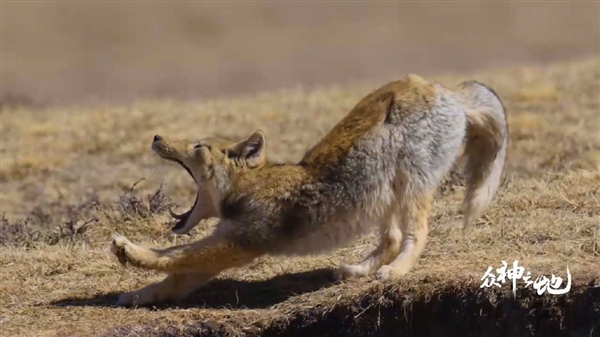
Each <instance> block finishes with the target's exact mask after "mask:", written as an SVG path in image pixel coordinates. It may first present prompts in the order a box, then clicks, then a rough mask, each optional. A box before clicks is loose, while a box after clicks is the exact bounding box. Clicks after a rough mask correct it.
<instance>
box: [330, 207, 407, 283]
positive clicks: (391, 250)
mask: <svg viewBox="0 0 600 337" xmlns="http://www.w3.org/2000/svg"><path fill="white" fill-rule="evenodd" d="M399 216H400V214H399V212H398V210H397V208H396V207H395V204H392V205H390V206H389V209H388V210H387V211H386V215H385V216H384V217H383V222H382V223H381V225H380V239H379V245H378V246H377V247H376V248H375V249H374V250H373V251H372V252H371V253H370V254H369V255H367V257H365V258H364V259H363V260H362V261H361V262H360V263H358V264H355V265H347V264H344V265H341V266H340V267H339V268H338V270H337V271H336V272H335V278H336V279H338V280H340V279H347V278H352V277H362V276H367V275H370V274H373V273H374V272H375V271H376V270H377V269H378V268H380V267H381V266H382V265H384V264H386V263H390V262H391V261H392V260H393V259H394V257H396V256H397V255H398V252H399V250H400V243H401V241H402V232H401V231H400V218H399Z"/></svg>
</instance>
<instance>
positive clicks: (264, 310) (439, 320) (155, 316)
mask: <svg viewBox="0 0 600 337" xmlns="http://www.w3.org/2000/svg"><path fill="white" fill-rule="evenodd" d="M430 78H431V79H434V80H439V81H440V82H441V83H442V84H445V85H447V86H454V85H456V84H457V83H458V82H459V81H462V80H465V79H467V78H475V79H477V80H480V81H482V82H484V83H486V84H488V85H490V86H491V87H493V88H494V89H495V90H496V91H497V92H498V94H499V95H500V97H502V99H503V100H504V103H505V104H506V107H507V110H508V120H509V127H510V142H509V149H508V155H507V163H506V170H505V173H504V177H503V183H502V186H501V188H500V190H499V192H498V194H497V196H496V198H495V199H494V202H493V204H492V205H491V207H490V208H489V209H488V210H487V211H486V213H485V215H484V216H483V217H482V218H481V219H480V220H479V221H478V224H477V226H476V228H475V230H474V232H473V234H472V235H471V237H469V238H468V239H464V238H463V237H462V236H461V232H460V227H459V226H458V225H457V222H459V220H460V212H459V211H458V209H459V205H460V200H461V198H462V196H463V186H462V179H461V176H460V174H459V171H454V172H453V174H451V175H450V176H449V179H448V180H447V182H446V183H445V184H444V186H443V188H441V189H440V196H439V198H438V199H437V200H436V203H435V206H434V211H433V213H432V214H431V217H430V228H431V229H430V241H429V243H428V245H427V248H426V250H425V253H424V255H423V257H422V259H421V260H420V262H419V264H418V265H417V267H416V268H415V270H414V272H413V273H411V274H410V275H408V276H407V277H405V278H402V279H400V280H388V281H385V282H380V281H377V280H374V279H371V278H364V279H359V280H353V281H348V282H342V283H340V284H337V283H334V282H332V281H331V277H330V276H331V270H332V269H333V268H335V266H336V265H338V264H339V263H341V262H345V263H346V262H350V263H353V262H357V261H358V260H359V259H360V258H362V257H363V256H364V255H365V254H367V253H368V252H369V250H370V249H372V245H373V243H374V241H375V240H376V237H375V236H369V237H367V238H365V239H363V240H360V241H358V242H356V243H355V244H353V245H351V246H349V247H346V248H343V249H340V250H337V251H336V252H334V253H333V254H331V255H328V256H314V257H306V258H293V259H274V258H264V259H261V260H259V261H257V262H256V263H253V264H252V265H250V266H247V267H246V268H242V269H239V270H232V271H229V272H227V273H224V274H223V275H221V276H220V277H219V278H217V279H215V280H214V281H213V282H211V283H210V284H209V285H207V286H206V287H204V288H202V289H199V290H198V292H197V293H195V294H194V295H193V296H191V297H190V298H189V300H188V301H187V302H186V303H185V305H181V306H174V305H163V306H160V307H158V308H135V309H125V308H118V307H115V306H114V300H115V298H116V296H117V294H118V293H120V292H123V291H129V290H132V289H135V288H139V287H141V286H143V285H145V284H147V283H149V282H152V281H156V280H158V279H159V278H160V277H161V275H157V274H155V273H150V272H144V271H139V270H136V269H134V268H126V269H123V268H121V267H120V265H119V264H118V262H117V261H116V259H114V258H112V257H111V256H110V255H109V254H108V253H107V252H106V249H107V248H108V245H109V241H110V235H111V234H112V233H113V232H115V231H118V232H119V233H121V234H123V235H126V236H127V237H129V238H131V239H132V240H134V241H135V242H139V243H142V244H145V245H151V246H156V247H165V246H168V245H173V244H179V243H182V242H189V241H190V240H196V239H198V238H200V237H201V236H202V235H205V234H206V233H207V231H208V230H210V229H211V226H212V225H213V224H214V222H207V223H205V224H204V225H203V226H199V227H198V228H196V229H195V230H194V231H193V232H192V233H191V235H190V236H181V237H173V236H170V235H169V232H168V224H169V222H170V219H169V216H168V214H167V211H166V210H167V207H168V206H169V205H170V204H175V211H176V212H181V210H182V209H184V208H186V207H189V205H190V203H191V202H192V200H193V195H194V192H195V190H194V187H193V183H192V181H191V179H190V178H189V177H188V176H187V174H186V173H185V172H183V170H182V169H181V168H180V167H177V166H176V165H169V164H167V163H166V162H164V161H162V160H159V159H158V158H156V157H155V156H154V155H153V154H152V152H151V150H150V148H149V146H150V143H151V140H152V136H153V135H154V134H164V135H172V136H173V137H176V138H181V139H184V138H187V139H197V138H199V137H203V136H206V135H216V134H219V135H221V136H225V137H231V138H240V137H243V136H247V135H249V134H250V133H251V132H253V131H254V130H255V129H259V128H260V129H262V130H264V131H265V133H266V135H267V143H266V144H267V145H266V146H267V151H268V152H267V156H268V158H269V159H270V160H273V161H280V162H281V161H285V162H288V161H297V160H299V159H300V157H301V156H302V154H303V153H304V151H306V150H307V149H308V148H309V147H311V146H312V145H313V144H314V143H315V142H316V141H317V140H318V139H319V138H320V137H322V136H323V135H324V134H325V132H327V131H328V130H329V129H330V128H331V127H333V125H334V124H335V123H336V122H337V121H339V119H340V118H342V116H343V115H344V114H346V113H347V112H348V111H349V110H350V109H351V108H352V106H353V105H354V104H356V102H357V101H358V100H359V99H360V98H361V97H362V96H364V95H365V94H366V93H368V92H369V91H371V90H372V89H373V88H374V87H375V86H379V85H381V84H383V83H379V82H378V83H370V84H367V83H365V84H362V85H355V86H338V87H331V88H321V89H317V90H314V91H306V90H300V89H298V90H288V91H278V92H272V93H266V94H261V95H257V96H253V97H241V98H235V99H223V100H207V101H205V102H203V103H201V104H195V103H184V102H178V101H171V100H160V101H142V102H138V103H136V104H133V105H123V106H105V107H91V106H90V107H84V108H63V107H56V108H52V109H48V110H39V109H35V108H7V109H5V110H4V111H3V112H2V115H1V116H2V122H1V123H0V127H1V129H0V141H1V142H0V143H1V144H2V160H1V161H0V181H1V182H2V190H1V191H0V202H1V205H2V212H3V213H4V217H3V218H2V219H1V221H0V266H2V267H1V268H0V280H2V281H1V282H0V329H1V331H2V335H3V336H91V335H112V336H177V335H181V336H183V335H196V336H219V335H220V336H274V335H298V336H390V335H399V336H439V335H442V334H443V335H445V336H546V337H547V336H551V337H552V336H578V337H579V336H588V337H589V336H592V337H596V336H598V332H599V331H600V325H599V323H600V287H599V286H600V283H599V282H600V280H599V278H600V263H599V261H600V220H599V219H600V202H599V200H600V137H599V133H598V126H599V125H600V114H599V113H598V111H599V109H600V100H599V98H600V59H599V58H598V57H595V58H591V59H587V60H584V61H578V62H571V63H561V64H556V65H551V66H548V67H542V68H538V67H531V68H530V67H511V68H501V69H491V70H488V71H485V72H480V73H472V74H471V73H464V74H462V75H456V76H435V77H430ZM42 111H43V113H42ZM459 166H460V165H459ZM459 166H457V168H458V167H459ZM140 179H144V180H142V181H140V182H139V183H138V184H137V185H135V183H136V182H138V181H139V180H140ZM161 184H164V185H163V187H162V188H160V187H161ZM133 185H135V186H134V188H132V186H133ZM515 259H516V260H519V263H520V265H521V266H524V267H525V268H527V270H528V271H530V272H531V275H532V277H533V278H536V277H537V276H539V275H547V276H548V277H551V274H554V275H556V276H560V277H562V278H563V279H564V280H566V268H567V267H568V268H569V270H570V273H571V275H572V288H571V291H570V292H569V293H568V294H566V295H550V294H548V293H545V294H544V295H542V296H539V295H537V294H536V293H535V292H534V291H533V290H532V288H531V287H529V288H525V286H524V284H523V283H519V285H518V291H517V297H516V298H513V295H512V293H511V290H510V284H504V285H503V286H502V288H500V289H481V288H479V285H480V284H481V280H480V279H481V277H482V276H483V273H484V272H485V270H486V269H487V267H488V266H493V267H495V268H498V267H500V264H501V261H502V260H505V261H508V262H509V263H511V262H512V261H513V260H515Z"/></svg>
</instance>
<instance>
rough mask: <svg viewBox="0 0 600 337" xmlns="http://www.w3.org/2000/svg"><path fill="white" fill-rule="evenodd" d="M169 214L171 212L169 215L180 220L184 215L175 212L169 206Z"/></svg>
mask: <svg viewBox="0 0 600 337" xmlns="http://www.w3.org/2000/svg"><path fill="white" fill-rule="evenodd" d="M169 214H171V216H172V217H173V218H175V219H177V220H181V219H183V218H184V217H185V214H176V213H174V212H173V211H172V210H171V209H170V208H169Z"/></svg>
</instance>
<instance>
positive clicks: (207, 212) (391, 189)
mask: <svg viewBox="0 0 600 337" xmlns="http://www.w3.org/2000/svg"><path fill="white" fill-rule="evenodd" d="M465 138H467V144H466V146H465V150H464V151H465V155H467V156H468V157H469V158H468V165H467V175H468V182H467V183H468V184H467V185H468V186H467V194H466V197H465V209H466V213H465V228H466V227H468V226H469V225H470V224H471V222H472V221H473V220H475V219H476V217H478V216H479V215H480V214H481V212H483V210H484V209H485V207H487V204H488V203H489V202H490V200H491V197H492V196H493V194H494V192H495V190H496V188H497V186H498V183H499V175H500V172H501V169H502V166H503V163H504V153H505V148H506V139H507V127H506V120H505V118H504V110H503V106H502V104H501V103H500V101H499V99H498V98H497V96H496V94H495V93H493V91H491V89H489V88H487V87H485V86H483V85H482V84H480V83H477V82H465V83H462V84H461V85H459V87H458V88H457V89H456V90H454V91H453V90H449V89H446V88H444V87H442V86H440V85H438V84H434V83H430V82H427V81H426V80H424V79H423V78H421V77H419V76H416V75H409V76H407V77H405V78H404V79H401V80H399V81H396V82H392V83H389V84H387V85H385V86H382V87H381V88H379V89H377V90H375V91H374V92H372V93H370V94H369V95H367V96H366V97H365V98H363V99H362V100H361V101H359V102H358V104H357V105H356V106H355V107H354V109H352V111H350V113H349V114H348V115H347V116H346V117H345V118H344V119H342V120H341V121H340V122H339V123H338V124H337V125H336V126H335V127H334V128H333V129H332V130H331V132H330V133H328V134H327V135H326V136H325V137H324V138H323V139H322V140H321V141H320V142H319V143H317V144H316V145H315V146H314V147H313V148H312V149H311V150H309V151H308V152H307V153H306V155H305V156H304V157H303V158H302V160H301V161H300V162H299V163H297V164H285V165H275V164H271V163H268V162H267V161H266V159H265V152H266V141H265V136H264V134H263V133H262V132H261V131H257V132H255V133H254V134H252V135H251V136H250V137H249V138H248V139H245V140H242V141H240V142H233V141H230V140H226V139H219V138H212V137H209V138H205V139H202V140H201V141H199V142H196V143H184V142H174V141H169V140H166V139H164V138H163V137H160V136H156V137H155V139H154V142H153V144H152V148H153V150H154V151H155V152H156V153H157V154H158V155H159V156H161V157H162V158H164V159H167V160H173V161H176V162H178V163H180V164H181V165H182V166H183V167H184V168H186V170H187V171H188V172H189V173H190V174H191V175H192V177H193V178H194V180H195V182H196V184H197V187H198V196H197V201H196V203H195V204H194V207H192V209H191V210H190V211H189V212H187V213H185V214H183V215H181V216H177V215H175V216H176V217H177V218H179V219H180V221H178V223H177V224H176V225H175V226H174V228H173V232H174V233H178V234H181V233H185V232H188V231H189V230H191V229H192V228H193V227H194V226H195V225H196V224H197V223H198V222H199V221H200V220H201V219H203V218H204V217H208V216H216V217H218V218H219V223H218V224H217V226H216V229H215V230H214V233H212V234H211V235H210V236H208V237H206V238H204V239H202V240H199V241H197V242H195V243H192V244H187V245H180V246H175V247H170V248H167V249H162V250H159V249H150V248H145V247H141V246H139V245H136V244H133V243H131V242H130V241H129V240H127V239H126V238H124V237H122V236H119V235H115V236H114V238H113V247H112V251H113V253H114V254H115V255H116V256H117V257H118V258H119V261H120V262H121V263H123V264H126V263H130V264H132V265H134V266H136V267H139V268H145V269H152V270H157V271H161V272H165V273H167V274H168V276H167V277H166V278H165V280H164V281H163V282H161V283H157V284H154V285H150V286H148V287H146V288H143V289H141V290H138V291H136V292H132V293H127V294H123V295H122V296H121V297H120V299H119V303H121V304H124V305H131V304H150V303H154V302H157V301H165V300H176V299H182V298H184V297H185V296H186V295H187V294H188V293H189V292H190V291H192V290H193V289H195V288H196V287H198V286H200V285H201V284H203V283H205V282H206V281H208V280H209V279H211V278H212V277H214V276H216V275H217V274H219V273H220V272H221V271H223V270H226V269H229V268H236V267H240V266H243V265H246V264H248V263H250V262H252V261H253V260H254V259H256V258H258V257H260V256H263V255H267V254H268V255H273V256H285V255H307V254H319V253H324V252H328V251H331V250H332V249H335V248H338V247H341V246H342V245H345V244H347V243H348V242H350V241H351V240H354V239H356V238H358V237H360V236H362V235H364V234H365V233H366V232H367V231H368V229H369V228H370V227H371V226H373V225H377V226H379V228H380V240H379V245H378V246H377V247H376V248H375V249H374V250H373V251H372V252H371V253H370V254H369V255H368V256H367V257H365V259H364V260H363V261H362V262H360V263H359V264H356V265H342V266H340V267H339V269H338V270H337V271H336V274H335V275H336V277H338V278H348V277H356V276H366V275H370V274H373V273H374V274H375V275H376V276H377V277H378V278H380V279H385V278H388V277H390V276H401V275H404V274H406V273H408V272H409V271H410V270H411V269H412V268H413V267H414V265H415V263H416V262H417V260H418V258H419V256H420V255H421V253H422V252H423V250H424V248H425V245H426V241H427V235H428V224H427V221H428V220H427V219H428V215H429V212H430V209H431V203H432V199H433V196H434V193H435V191H436V190H437V187H438V185H439V183H440V181H441V179H442V178H443V176H444V175H445V174H446V173H447V172H448V171H449V169H450V167H451V165H452V163H453V162H454V161H455V160H456V158H457V157H458V156H459V155H460V154H461V151H462V148H463V145H464V142H463V140H464V139H465Z"/></svg>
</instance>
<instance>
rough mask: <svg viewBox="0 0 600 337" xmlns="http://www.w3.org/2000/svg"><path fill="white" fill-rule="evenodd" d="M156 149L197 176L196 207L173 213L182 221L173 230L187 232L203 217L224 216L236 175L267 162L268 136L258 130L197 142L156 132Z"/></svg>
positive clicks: (153, 144) (154, 147) (193, 175)
mask: <svg viewBox="0 0 600 337" xmlns="http://www.w3.org/2000/svg"><path fill="white" fill-rule="evenodd" d="M152 150H153V151H154V152H155V153H156V154H157V155H158V156H160V157H161V158H163V159H166V160H170V161H173V162H176V163H178V164H179V165H181V166H182V167H183V168H184V169H185V170H186V171H187V172H188V173H189V174H190V175H191V176H192V178H193V179H194V181H195V182H196V185H197V187H198V194H197V196H196V201H195V202H194V206H193V207H192V208H191V209H190V210H189V211H188V212H186V213H184V214H181V215H177V214H174V213H172V212H171V215H172V216H173V217H174V218H175V219H177V220H178V221H177V222H176V223H175V225H174V226H173V228H172V229H171V231H172V232H173V233H175V234H185V233H187V232H189V231H190V230H191V229H192V228H194V227H195V226H196V225H197V224H198V223H199V222H200V221H201V220H203V219H207V218H210V217H218V216H219V215H220V209H219V208H220V207H219V205H220V201H221V197H222V195H224V193H227V191H228V189H229V187H230V185H231V180H232V178H233V177H234V176H235V175H236V174H237V173H240V172H243V171H247V170H252V169H256V168H259V167H261V166H263V165H265V164H266V159H265V136H264V134H263V132H262V131H260V130H259V131H256V132H254V133H253V134H252V135H251V136H250V137H248V138H247V139H244V140H242V141H238V142H235V141H231V140H228V139H224V138H217V137H206V138H203V139H201V140H199V141H197V142H184V141H171V140H168V139H166V138H165V137H163V136H160V135H156V136H154V139H153V141H152Z"/></svg>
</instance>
